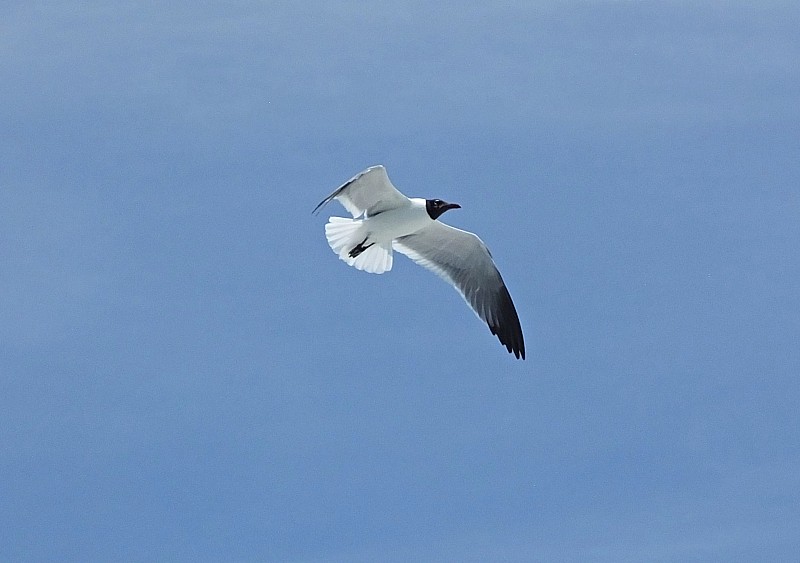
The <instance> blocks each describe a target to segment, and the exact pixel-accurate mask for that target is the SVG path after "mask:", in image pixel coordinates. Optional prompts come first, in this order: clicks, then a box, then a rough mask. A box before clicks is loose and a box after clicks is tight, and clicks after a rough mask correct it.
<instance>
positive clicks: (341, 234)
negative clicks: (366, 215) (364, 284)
mask: <svg viewBox="0 0 800 563" xmlns="http://www.w3.org/2000/svg"><path fill="white" fill-rule="evenodd" d="M368 234H369V233H367V232H366V230H365V229H364V225H363V221H362V220H360V219H346V218H344V217H331V218H330V219H329V220H328V224H327V225H325V236H326V237H327V239H328V244H329V245H330V247H331V249H332V250H333V251H334V252H335V253H336V254H337V255H338V256H339V259H340V260H343V261H345V262H347V264H348V265H350V266H353V267H354V268H357V269H359V270H363V271H365V272H369V273H371V274H382V273H383V272H388V271H389V270H391V269H392V245H391V243H388V244H378V243H375V244H372V245H371V246H369V247H368V248H367V249H366V250H364V251H362V252H361V253H359V254H358V255H357V256H355V257H353V256H350V251H351V250H353V248H355V247H356V246H357V245H358V244H359V243H361V242H363V241H364V239H365V238H366V237H367V235H368Z"/></svg>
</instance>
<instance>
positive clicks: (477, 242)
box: [313, 166, 525, 360]
mask: <svg viewBox="0 0 800 563" xmlns="http://www.w3.org/2000/svg"><path fill="white" fill-rule="evenodd" d="M334 199H335V200H338V201H339V203H341V204H342V205H343V206H344V208H345V209H347V211H348V212H349V213H350V214H351V215H352V216H353V218H352V219H346V218H344V217H331V218H330V219H329V222H328V224H326V225H325V236H326V237H327V238H328V244H329V245H330V247H331V248H332V249H333V251H334V252H335V253H336V254H337V255H338V256H339V258H340V259H341V260H344V261H345V262H347V263H348V264H349V265H350V266H353V267H355V268H358V269H359V270H364V271H365V272H370V273H373V274H382V273H383V272H387V271H389V270H391V269H392V249H394V250H396V251H398V252H400V253H401V254H405V255H406V256H408V257H409V258H411V259H412V260H413V261H414V262H416V263H417V264H419V265H420V266H423V267H425V268H427V269H428V270H431V271H432V272H434V273H435V274H437V275H439V276H440V277H442V278H443V279H444V280H445V281H447V282H449V283H450V284H452V285H453V287H455V288H456V289H457V290H458V292H459V293H460V294H461V296H462V297H463V298H464V300H465V301H466V302H467V304H468V305H469V306H470V307H472V310H473V311H475V314H476V315H478V317H479V318H480V319H481V320H483V321H484V322H485V323H486V324H487V325H489V330H491V331H492V334H495V335H497V338H498V339H499V340H500V343H501V344H503V345H504V346H505V347H506V348H507V349H508V351H509V352H510V353H513V354H514V355H515V356H516V357H517V358H522V359H523V360H524V359H525V342H523V340H522V327H520V324H519V317H518V316H517V310H516V309H515V308H514V303H513V302H512V301H511V295H509V293H508V289H506V284H505V283H504V282H503V278H502V277H501V276H500V272H499V271H497V266H495V264H494V261H493V260H492V255H491V254H490V253H489V249H488V248H486V245H485V244H484V243H483V241H482V240H481V239H479V238H478V237H477V235H474V234H472V233H470V232H467V231H462V230H461V229H456V228H455V227H451V226H450V225H445V224H444V223H442V222H441V221H438V219H439V217H440V216H441V215H442V213H444V212H445V211H447V210H448V209H458V208H460V207H461V206H460V205H458V204H457V203H447V202H446V201H442V200H441V199H421V198H408V197H406V196H404V195H403V194H401V193H400V192H399V191H397V189H396V188H395V187H394V186H393V185H392V183H391V182H390V181H389V176H387V175H386V169H385V168H384V167H383V166H372V167H370V168H367V169H366V170H364V171H363V172H361V173H360V174H357V175H356V176H354V177H353V178H351V179H350V180H348V181H347V182H345V183H344V184H342V185H341V186H340V187H339V188H337V189H336V191H334V192H333V193H332V194H331V195H329V196H328V197H326V198H325V199H323V200H322V201H321V202H320V204H319V205H317V207H316V208H314V211H313V213H316V212H317V211H318V210H319V209H320V208H322V207H323V206H324V205H325V204H327V203H328V202H330V201H331V200H334Z"/></svg>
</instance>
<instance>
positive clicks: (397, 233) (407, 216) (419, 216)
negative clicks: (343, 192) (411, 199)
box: [364, 207, 432, 243]
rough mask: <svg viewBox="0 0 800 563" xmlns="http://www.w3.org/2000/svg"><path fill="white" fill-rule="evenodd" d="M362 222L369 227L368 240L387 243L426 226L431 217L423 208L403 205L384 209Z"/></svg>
mask: <svg viewBox="0 0 800 563" xmlns="http://www.w3.org/2000/svg"><path fill="white" fill-rule="evenodd" d="M364 222H365V223H366V226H367V228H368V229H369V239H370V240H372V241H374V242H377V243H389V242H392V241H393V240H395V239H397V238H400V237H403V236H406V235H410V234H412V233H416V232H417V231H419V230H420V229H422V228H424V227H427V226H428V225H429V224H430V223H431V222H432V219H431V218H430V216H429V215H428V212H427V211H425V209H418V208H415V207H405V208H401V209H392V210H389V211H384V212H383V213H379V214H378V215H375V216H374V217H369V218H368V219H365V220H364Z"/></svg>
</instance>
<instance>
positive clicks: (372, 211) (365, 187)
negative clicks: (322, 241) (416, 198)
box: [312, 165, 409, 217]
mask: <svg viewBox="0 0 800 563" xmlns="http://www.w3.org/2000/svg"><path fill="white" fill-rule="evenodd" d="M333 199H336V200H339V203H341V204H342V205H343V206H344V208H345V209H347V211H348V212H349V213H350V214H351V215H352V216H353V217H358V216H359V215H361V214H363V213H366V214H367V216H370V215H377V214H378V213H380V212H381V211H387V210H389V209H394V208H396V207H401V206H403V205H408V202H409V200H408V198H407V197H406V196H404V195H403V194H401V193H400V192H399V191H397V189H396V188H395V187H394V186H393V185H392V183H391V182H390V181H389V176H387V175H386V169H385V168H384V167H383V166H381V165H378V166H371V167H369V168H367V169H366V170H364V171H363V172H360V173H359V174H356V175H355V176H353V177H352V178H351V179H350V180H348V181H347V182H345V183H344V184H342V185H341V186H339V187H338V188H337V189H336V191H335V192H333V193H332V194H331V195H329V196H328V197H326V198H325V199H323V200H322V201H321V202H320V203H319V205H317V206H316V207H315V208H314V211H312V213H316V212H317V211H319V210H320V209H321V208H322V207H323V206H324V205H325V204H327V203H328V202H330V201H331V200H333Z"/></svg>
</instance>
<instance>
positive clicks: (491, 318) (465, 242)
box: [394, 221, 525, 360]
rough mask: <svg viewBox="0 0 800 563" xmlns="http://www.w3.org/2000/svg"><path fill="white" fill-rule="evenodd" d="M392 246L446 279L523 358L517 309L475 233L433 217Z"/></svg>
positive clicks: (522, 344) (493, 330) (490, 256)
mask: <svg viewBox="0 0 800 563" xmlns="http://www.w3.org/2000/svg"><path fill="white" fill-rule="evenodd" d="M394 249H395V250H397V251H398V252H401V253H403V254H405V255H406V256H408V257H409V258H411V259H412V260H413V261H414V262H416V263H417V264H419V265H420V266H423V267H425V268H427V269H428V270H431V271H432V272H434V273H435V274H437V275H439V276H441V277H442V278H444V279H445V280H446V281H448V282H450V283H451V284H452V285H453V286H454V287H455V288H456V289H457V290H458V292H459V293H460V294H461V296H462V297H463V298H464V300H465V301H466V302H467V303H468V304H469V306H470V307H472V310H473V311H475V313H476V314H477V315H478V317H480V318H481V320H483V321H484V322H485V323H486V324H487V325H489V330H491V331H492V334H494V335H496V336H497V338H498V339H499V340H500V343H501V344H503V345H504V346H505V347H506V349H507V350H508V351H509V352H510V353H513V354H514V355H515V356H516V357H517V358H520V357H521V358H522V359H523V360H524V359H525V342H524V341H523V338H522V327H521V326H520V324H519V317H518V316H517V310H516V309H515V308H514V303H513V301H511V295H510V294H509V293H508V289H507V288H506V284H505V283H504V282H503V278H502V277H501V276H500V272H499V271H498V270H497V266H495V264H494V261H493V260H492V255H491V254H490V253H489V249H488V248H486V245H485V244H484V243H483V241H482V240H481V239H479V238H478V237H477V236H476V235H474V234H472V233H469V232H467V231H462V230H461V229H456V228H455V227H451V226H450V225H445V224H444V223H441V222H439V221H434V222H433V223H431V224H430V225H428V226H427V227H425V228H424V229H422V230H420V231H417V232H416V233H414V234H412V235H408V236H405V237H400V238H399V239H397V240H396V241H395V242H394Z"/></svg>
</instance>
